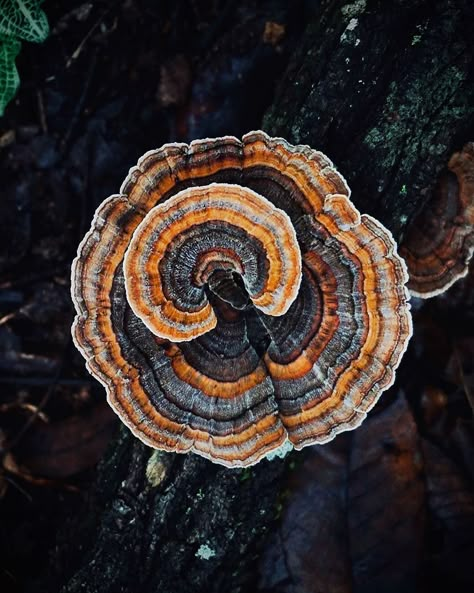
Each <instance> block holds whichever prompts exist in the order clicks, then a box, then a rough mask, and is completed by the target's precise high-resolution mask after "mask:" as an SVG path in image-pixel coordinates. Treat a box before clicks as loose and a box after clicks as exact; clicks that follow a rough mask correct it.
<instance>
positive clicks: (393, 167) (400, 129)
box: [60, 0, 474, 593]
mask: <svg viewBox="0 0 474 593" xmlns="http://www.w3.org/2000/svg"><path fill="white" fill-rule="evenodd" d="M472 22H474V7H473V5H472V3H471V2H470V0H456V1H454V0H453V1H441V0H440V1H438V2H432V1H414V0H392V1H388V2H387V0H356V1H354V2H352V3H350V4H347V3H345V2H344V1H340V0H338V1H326V2H322V3H321V5H320V6H319V8H318V9H317V10H316V11H315V14H314V18H313V20H312V22H311V23H309V25H308V27H307V30H306V32H305V34H304V36H303V37H302V39H301V42H300V44H299V46H298V47H297V48H296V52H295V54H294V56H293V58H292V59H291V62H290V65H289V68H288V70H287V73H286V75H285V76H284V78H283V80H282V81H281V83H280V85H279V89H278V91H277V95H276V98H275V100H274V103H273V105H272V106H271V107H270V109H269V111H268V112H267V115H266V117H265V119H264V123H263V127H264V129H265V130H266V131H267V132H268V133H270V134H272V135H281V136H284V137H285V138H286V139H288V140H289V141H290V142H293V143H305V144H309V145H310V146H312V147H313V148H317V149H318V150H322V151H323V152H325V153H326V154H327V155H328V156H329V157H330V158H331V159H332V160H333V162H334V163H335V164H336V166H337V168H338V169H339V170H340V171H341V172H342V174H343V175H344V176H345V177H346V178H347V180H348V182H349V185H350V187H351V188H352V191H353V200H354V202H355V203H356V205H357V207H358V208H359V209H360V210H361V211H362V212H368V213H370V214H372V215H374V216H375V217H377V218H378V219H379V220H381V221H382V222H383V223H384V224H385V225H386V226H387V227H388V228H389V229H390V230H391V231H392V232H393V234H394V236H395V238H396V239H398V240H399V239H401V237H402V236H403V231H404V229H405V227H406V225H407V223H408V222H409V221H410V219H411V218H412V217H413V216H414V214H415V213H416V211H417V210H418V209H419V208H420V207H421V205H422V204H423V203H424V201H425V200H426V199H428V198H429V194H430V190H431V188H432V187H433V184H434V180H435V178H436V176H437V174H438V172H439V171H440V170H441V169H442V167H443V166H444V165H445V164H446V163H447V160H448V158H449V156H450V154H451V153H452V152H453V151H454V150H455V149H457V148H459V147H460V146H461V145H462V144H463V143H464V142H465V141H467V140H468V139H472V133H473V123H474V119H473V118H474V116H473V111H472V109H471V107H470V106H471V105H472V104H473V103H474V85H473V82H472V73H473V72H472V70H473V63H472V55H471V54H472V46H471V37H472ZM303 454H304V453H303ZM301 455H302V453H292V454H290V455H288V456H287V457H286V458H285V459H278V458H277V459H275V460H273V461H263V462H261V463H259V464H258V465H256V466H254V467H252V468H251V469H245V470H229V469H225V468H223V467H221V466H218V465H214V464H212V463H210V462H208V461H206V460H204V459H202V458H199V457H197V456H195V455H186V456H182V455H173V454H166V453H160V452H154V451H152V450H151V449H149V448H147V447H146V446H144V445H143V444H142V443H141V442H139V441H137V440H136V439H135V438H134V437H133V436H132V435H131V434H130V433H129V432H128V431H127V430H126V429H125V428H122V429H121V431H120V435H119V437H118V438H117V440H116V442H115V443H114V444H113V445H112V446H111V448H110V451H109V454H108V455H107V457H106V459H105V460H104V462H103V463H102V465H101V467H100V470H99V479H98V483H97V486H96V490H95V493H94V495H93V496H92V497H91V503H90V505H89V507H88V509H87V510H86V512H85V514H84V517H83V518H82V525H81V527H80V529H79V531H78V532H77V537H78V538H79V541H80V545H79V546H78V547H76V546H74V547H73V546H72V545H71V544H68V545H67V552H65V555H67V556H68V557H69V558H74V561H73V562H72V564H71V565H70V573H69V574H67V575H65V574H62V575H61V579H62V585H63V589H62V591H63V592H64V593H66V592H67V593H76V592H77V593H79V591H80V592H81V593H92V592H101V593H106V592H110V593H118V592H130V593H132V592H136V591H140V592H141V593H147V592H152V591H153V592H155V591H156V592H158V591H159V592H160V593H175V592H177V591H179V592H180V593H186V592H193V593H198V592H201V591H202V592H204V591H205V592H206V593H212V592H222V591H229V592H239V591H248V590H253V591H255V590H256V584H255V581H256V575H255V573H256V559H257V557H258V551H259V548H260V546H261V543H262V541H263V540H264V538H265V535H266V533H267V532H268V531H269V529H270V527H271V525H272V523H273V522H274V521H275V520H276V519H277V518H278V514H279V510H280V507H281V504H282V498H281V489H282V484H283V483H284V476H285V472H286V471H287V469H288V467H289V464H290V461H289V460H293V461H295V460H296V462H297V460H298V459H299V456H301ZM68 536H69V534H66V533H64V534H63V535H62V537H61V541H60V544H65V542H66V539H67V538H68Z"/></svg>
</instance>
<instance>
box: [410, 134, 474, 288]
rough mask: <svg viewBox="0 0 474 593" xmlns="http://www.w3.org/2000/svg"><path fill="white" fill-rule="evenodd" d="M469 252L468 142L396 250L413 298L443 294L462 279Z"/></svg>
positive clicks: (472, 159) (472, 184)
mask: <svg viewBox="0 0 474 593" xmlns="http://www.w3.org/2000/svg"><path fill="white" fill-rule="evenodd" d="M473 253H474V142H469V143H468V144H466V145H465V146H464V148H463V149H462V150H461V151H460V152H455V153H454V154H453V156H452V157H451V158H450V159H449V163H448V170H447V171H444V172H443V173H441V175H440V177H439V179H438V182H437V185H436V187H435V189H434V191H433V199H432V200H429V201H428V202H427V204H426V205H425V206H424V208H423V209H422V210H421V211H420V213H419V214H418V216H416V217H415V219H414V220H413V222H412V223H411V224H410V226H409V228H408V231H407V233H406V236H405V238H404V240H403V243H402V245H401V246H400V255H401V256H403V257H404V258H405V261H406V263H407V267H408V272H409V281H408V288H409V290H410V292H411V293H412V294H413V296H417V297H421V298H429V297H433V296H436V295H438V294H441V293H443V292H445V291H446V290H447V289H448V288H449V287H450V286H452V285H453V284H454V282H456V280H459V279H460V278H463V277H464V276H466V274H467V273H468V270H469V262H470V260H471V258H472V254H473Z"/></svg>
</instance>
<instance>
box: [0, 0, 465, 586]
mask: <svg viewBox="0 0 474 593" xmlns="http://www.w3.org/2000/svg"><path fill="white" fill-rule="evenodd" d="M330 4H331V2H316V1H312V2H311V1H309V0H308V1H306V2H305V1H295V2H283V1H277V0H266V1H262V2H257V1H254V2H252V1H246V2H235V1H227V2H225V1H221V2H218V1H211V0H209V1H204V0H194V1H189V2H172V1H160V2H151V1H146V0H126V1H121V2H110V1H102V2H100V1H96V2H90V3H88V2H70V3H64V2H53V1H46V2H45V3H44V5H43V9H44V10H45V12H46V13H47V15H48V18H49V22H50V26H51V35H50V37H49V39H48V40H47V41H46V42H45V43H44V44H43V45H40V46H34V45H31V44H26V43H25V44H23V49H22V51H21V54H20V56H19V58H18V59H17V65H18V69H19V73H20V78H21V88H20V91H19V93H18V96H17V97H16V98H15V99H14V100H13V101H12V103H11V104H10V106H9V107H8V108H7V111H6V115H5V117H4V118H2V119H1V120H0V180H1V196H0V373H1V375H0V389H1V395H0V452H1V457H0V461H1V466H0V546H1V554H0V558H1V561H0V590H1V591H2V592H8V591H56V590H59V588H60V586H61V585H65V583H66V582H68V580H69V578H70V576H71V575H72V574H73V573H74V571H75V570H76V569H77V568H78V567H79V566H80V565H81V562H82V560H81V558H83V557H84V554H85V552H87V546H86V543H84V542H87V545H89V544H90V542H91V541H93V540H94V536H93V535H92V536H91V533H94V529H95V527H94V526H92V527H90V529H89V527H88V528H87V529H89V532H88V535H87V536H84V535H83V531H84V530H83V527H84V524H86V523H87V522H88V520H89V519H90V521H91V523H92V522H94V521H95V518H91V517H95V515H94V514H93V513H92V512H91V511H90V505H91V504H92V505H94V508H96V509H97V508H102V507H101V505H102V506H107V504H108V502H107V500H108V499H107V497H106V495H104V491H105V489H104V486H103V483H102V485H101V483H100V480H99V486H97V485H95V486H94V484H96V477H97V469H96V468H97V464H98V462H99V461H100V460H101V459H103V458H104V456H105V459H107V458H108V457H107V456H108V455H109V456H110V451H112V450H113V447H114V445H113V444H112V445H109V444H110V443H111V442H114V441H113V439H115V438H116V436H117V432H118V424H119V423H118V420H117V419H116V417H115V415H114V414H113V413H112V412H111V410H110V409H109V407H108V406H107V404H105V402H104V400H105V398H104V391H103V389H102V387H101V386H100V385H99V384H98V383H97V382H96V381H94V380H93V379H92V378H91V377H90V376H89V375H88V374H87V372H86V371H85V368H84V361H83V359H82V357H81V356H80V355H79V354H78V353H77V352H76V351H75V348H74V346H73V345H72V342H71V338H70V326H71V323H72V318H73V309H72V305H71V301H70V296H69V283H70V279H69V275H70V264H71V261H72V259H73V257H74V256H75V253H76V249H77V245H78V243H79V241H80V239H81V238H82V236H83V235H84V233H85V232H86V230H87V229H88V228H89V224H90V220H91V219H92V215H93V212H94V210H95V208H96V207H97V205H98V204H99V203H100V202H101V201H102V200H103V199H104V198H106V197H107V196H108V195H110V194H111V193H114V192H116V191H117V190H118V188H119V187H120V184H121V181H122V180H123V178H124V177H125V175H126V174H127V171H128V169H129V168H130V167H131V166H132V165H134V164H135V163H136V161H137V159H138V157H139V156H140V155H141V154H143V153H144V152H145V151H147V150H149V149H151V148H156V147H159V146H160V145H161V144H163V143H164V142H169V141H175V140H180V141H190V140H192V139H194V138H201V137H212V136H217V135H223V134H226V135H227V134H234V135H237V136H240V135H242V134H243V133H245V132H247V131H249V130H251V129H256V128H260V127H261V125H262V118H263V116H264V114H265V113H266V112H267V110H268V109H269V108H270V106H271V105H272V103H274V101H275V97H276V96H277V97H280V104H282V105H283V106H284V108H285V109H287V110H288V105H287V104H285V102H284V101H283V99H282V98H284V97H285V96H288V95H287V94H285V93H287V92H289V91H291V89H286V88H285V84H289V83H288V81H289V80H293V82H292V83H291V84H294V80H295V72H294V62H293V71H291V69H290V76H289V78H288V75H285V72H286V69H287V66H288V64H289V63H290V60H291V56H294V55H295V53H298V51H300V52H301V51H302V49H301V48H302V45H301V43H302V38H303V35H304V31H305V28H306V25H307V24H308V22H311V21H312V20H313V21H314V19H318V18H319V16H318V15H319V14H320V12H321V11H322V10H323V9H324V8H325V6H329V5H330ZM372 4H376V5H377V6H376V7H374V8H373V11H374V14H376V13H377V10H378V11H379V12H380V15H381V18H382V17H383V16H384V11H385V10H386V11H388V12H389V11H390V10H394V9H396V8H397V3H396V2H395V3H392V2H389V3H386V6H387V8H384V5H383V3H382V5H379V4H377V3H375V2H374V3H372ZM399 4H400V5H399V7H398V8H399V9H400V10H403V9H404V3H403V2H401V3H399ZM414 4H418V5H419V7H418V8H417V7H415V8H413V9H412V13H411V14H410V22H412V23H413V31H411V32H410V35H411V34H412V33H413V32H416V30H417V29H416V26H418V25H419V24H420V23H421V25H419V26H420V27H421V28H420V29H419V31H420V33H419V34H420V35H423V34H424V31H426V28H428V27H430V26H432V25H433V19H434V18H435V17H434V16H433V15H428V16H427V13H428V12H429V9H428V8H427V6H428V4H427V3H423V2H419V3H414ZM439 4H440V3H438V5H439ZM448 4H450V3H449V2H447V3H446V5H448ZM461 4H462V3H461ZM394 7H395V8H394ZM417 10H418V12H417ZM382 21H383V18H382ZM382 24H383V23H382ZM423 27H426V28H425V29H423ZM342 29H344V27H342ZM375 33H376V32H374V34H375ZM399 33H400V36H399V38H398V37H397V39H396V42H397V43H401V42H402V41H401V39H402V38H403V37H404V36H405V32H403V34H402V32H401V31H400V32H399ZM325 34H327V36H328V38H330V37H331V35H336V37H337V38H340V33H337V34H335V33H334V30H332V29H331V28H328V29H327V32H326V33H325ZM407 35H408V34H407ZM318 42H319V41H318V40H315V41H314V43H313V45H314V47H315V48H317V47H318ZM394 43H395V42H394ZM319 59H322V58H321V56H320V57H319ZM325 59H328V58H327V57H326V58H325ZM314 60H315V61H316V62H317V60H318V55H316V56H315V57H314ZM448 66H449V64H448ZM322 69H323V70H324V67H322ZM386 69H387V70H386V71H387V81H388V82H387V84H388V83H389V81H390V77H392V78H393V77H395V76H396V74H397V72H396V69H397V64H396V63H392V62H390V60H388V61H387V64H386ZM471 71H472V66H471ZM285 76H286V78H285ZM304 76H307V75H306V74H304ZM321 76H323V74H321ZM296 78H297V76H296ZM315 82H317V80H315ZM290 94H291V93H290ZM328 101H329V98H328ZM277 104H278V103H277ZM290 108H291V106H290ZM322 112H323V110H321V113H322ZM274 114H275V103H274V107H273V115H274ZM365 116H366V114H365V113H363V112H362V111H361V112H360V116H357V118H358V119H362V118H363V117H365ZM393 117H396V114H395V115H394V116H393ZM267 122H270V120H267ZM267 125H268V127H271V126H272V125H273V126H274V127H273V129H275V128H277V127H278V126H277V125H276V124H271V123H267ZM470 126H471V127H470V128H469V127H465V129H464V130H463V133H462V134H458V135H457V136H455V137H454V138H452V139H451V143H452V146H450V148H452V149H453V150H454V149H456V148H457V149H458V148H460V146H461V142H464V141H466V140H469V139H471V140H472V139H473V138H472V117H471V120H470ZM280 127H281V126H280ZM340 129H341V128H340ZM290 134H291V133H290ZM300 135H301V134H300ZM461 136H463V137H461ZM337 138H338V128H337V126H336V127H333V128H331V129H330V132H328V134H327V135H323V134H322V135H321V142H322V145H318V144H317V143H316V142H317V138H314V137H313V138H312V142H311V144H312V145H313V146H314V148H322V149H324V150H327V151H328V154H329V156H330V158H331V159H332V160H334V161H335V163H336V165H337V166H338V165H339V162H338V159H337V156H338V154H337V152H338V150H339V151H340V155H341V157H340V158H341V161H340V162H341V165H342V168H341V172H342V173H343V174H344V175H347V176H348V178H350V177H351V170H350V168H349V165H347V166H346V169H344V166H345V165H344V163H349V162H350V158H349V156H350V155H347V154H345V153H344V144H345V143H346V137H344V140H343V142H340V141H339V140H337ZM334 139H336V140H337V141H336V140H334ZM289 140H290V141H296V140H298V138H292V137H289ZM303 140H304V141H306V139H305V138H303ZM338 143H339V144H340V146H339V148H338ZM331 145H332V148H333V150H332V152H329V150H328V149H331ZM335 153H336V154H335ZM361 158H362V157H361ZM344 159H346V160H344ZM362 160H363V159H362ZM434 179H435V177H434V178H433V185H434ZM354 189H355V200H356V203H357V197H358V195H359V200H360V201H361V202H363V199H362V198H360V187H359V194H357V190H358V186H357V183H356V185H355V188H354ZM428 189H429V188H427V190H428ZM428 195H429V192H428V191H427V193H426V196H428ZM365 199H366V200H367V198H365ZM383 212H385V210H384V211H383ZM382 217H383V216H382ZM385 218H386V220H384V222H386V223H388V222H390V216H389V214H385ZM393 220H395V219H393ZM397 224H398V226H400V225H399V223H398V222H397V221H395V222H394V223H393V227H391V228H392V230H393V229H394V228H395V229H396V228H398V227H397ZM388 226H389V228H390V224H388ZM401 235H402V232H400V233H399V236H401ZM473 302H474V283H473V277H472V273H471V274H470V276H468V278H467V279H466V280H463V281H461V282H459V283H458V284H456V285H455V286H454V287H453V288H452V289H451V290H450V291H449V292H448V293H447V294H446V295H443V296H441V297H438V298H435V299H432V300H430V301H427V302H426V303H424V304H423V303H421V302H415V303H414V321H415V335H414V338H413V340H412V342H411V345H410V348H409V351H408V353H407V355H406V357H405V359H404V361H403V364H402V367H401V368H400V371H399V373H398V380H397V383H396V384H395V386H394V387H393V388H392V389H391V390H390V391H389V392H388V393H387V394H386V395H385V396H384V397H383V398H382V400H381V402H380V403H379V404H378V405H377V407H376V408H375V410H374V411H373V412H372V413H371V415H370V417H369V419H368V420H367V421H366V423H364V425H363V426H362V427H361V428H360V429H358V430H357V431H355V432H354V433H350V434H344V435H341V436H339V437H338V438H337V439H336V440H335V441H334V442H333V443H330V444H329V445H326V446H324V447H311V448H308V449H307V450H305V451H304V452H303V453H300V454H292V455H291V456H290V460H289V461H288V460H287V461H286V462H282V461H275V462H272V463H273V464H274V465H275V467H277V466H278V471H277V470H275V472H276V473H278V480H276V481H275V482H272V481H270V486H268V483H267V486H266V487H267V488H270V489H272V490H273V498H272V499H271V503H268V505H267V507H268V508H266V512H267V515H268V520H267V521H266V522H265V525H264V526H262V528H261V530H260V525H258V529H259V530H260V531H259V533H258V534H257V535H256V536H255V537H254V539H253V540H252V544H251V546H250V547H249V552H248V554H247V555H246V556H245V561H244V560H238V562H237V563H236V565H235V566H234V567H233V570H234V571H235V572H236V575H235V578H234V581H235V583H237V584H236V585H235V590H239V591H262V592H263V591H265V592H272V593H276V592H292V593H296V592H308V593H310V592H311V593H313V592H314V593H315V592H316V591H335V592H339V591H341V592H342V591H344V592H345V591H364V592H372V591H377V592H380V591H381V592H384V591H388V592H391V591H393V592H399V593H403V592H404V591H420V592H424V591H430V592H437V591H444V590H446V588H447V587H449V588H450V589H452V590H455V591H458V592H463V591H471V590H472V587H473V586H474V571H473V568H472V557H473V552H474V496H473V490H472V481H473V478H474V442H473V431H472V405H473V401H474V396H473V393H474V392H473V390H474V358H473V354H474V320H473ZM124 438H126V437H124V436H123V433H122V435H121V436H119V442H123V439H124ZM120 439H122V441H120ZM128 443H129V444H128V447H129V448H130V447H131V446H132V445H130V439H129V441H128ZM108 445H109V446H110V447H111V448H109V449H108V451H109V453H107V452H106V450H107V446H108ZM144 450H145V448H143V449H140V451H141V453H140V454H141V455H144V454H145V453H143V451H144ZM148 456H149V453H148ZM170 457H171V456H170ZM109 459H110V457H109ZM201 462H202V460H199V461H197V462H196V463H201ZM178 463H182V464H184V463H188V462H184V461H183V460H182V459H180V460H179V462H178ZM189 463H190V462H189ZM202 463H203V465H202V466H199V467H200V468H201V470H200V471H203V472H204V473H205V472H208V474H207V475H209V476H211V477H214V478H215V479H218V478H219V476H221V475H222V474H221V473H217V470H216V469H215V468H211V467H210V464H208V462H202ZM278 464H279V465H278ZM261 465H262V467H263V466H264V465H266V466H269V465H271V462H267V461H265V462H262V464H261ZM105 466H107V464H106V463H105ZM280 466H281V467H280ZM101 471H102V472H103V470H99V475H101ZM174 471H175V472H178V470H174ZM223 471H224V470H223ZM259 471H260V470H259V469H255V471H254V470H242V471H240V470H239V471H236V472H233V474H234V476H235V480H236V483H238V488H242V489H243V490H242V492H243V493H244V494H243V495H245V496H249V492H250V490H248V491H247V490H245V488H251V487H252V486H251V484H252V482H253V481H254V482H255V483H257V484H258V480H259V479H260V477H259V474H258V472H259ZM262 471H266V470H262ZM213 472H215V473H213ZM214 478H213V479H214ZM206 487H207V486H206ZM236 488H237V486H236ZM98 491H99V495H97V492H98ZM202 491H203V492H206V490H205V489H202ZM199 492H200V489H199V488H198V487H196V491H195V493H194V495H193V497H192V501H193V503H194V504H195V507H194V508H196V509H197V508H198V507H199V505H200V504H204V503H203V502H202V501H201V498H200V496H201V495H199ZM256 492H258V490H256ZM245 493H246V494H245ZM224 495H225V494H224ZM97 496H98V498H97ZM101 496H102V497H103V499H101V498H100V497H101ZM202 496H204V495H202ZM97 500H99V502H97ZM101 500H104V501H106V502H104V503H102V502H100V501H101ZM91 501H92V502H91ZM244 506H245V505H244ZM249 506H250V505H249ZM208 510H209V509H208V507H206V509H205V510H204V513H205V512H207V511H208ZM184 511H185V509H184V508H183V509H182V512H184ZM87 529H85V531H87ZM157 529H158V528H157ZM196 533H197V532H196ZM196 533H194V535H192V537H193V538H194V539H193V540H192V542H191V544H192V545H193V546H194V547H193V551H192V553H191V555H190V558H192V562H194V563H197V567H196V566H194V565H193V566H194V568H193V570H195V571H198V572H199V571H200V570H201V569H200V565H199V563H198V561H199V562H201V564H202V565H203V566H205V567H206V568H205V569H203V570H202V573H203V574H204V572H205V571H206V570H207V569H208V567H209V566H212V570H213V571H214V572H213V573H212V572H211V573H210V574H216V575H218V582H220V581H219V579H221V578H224V577H223V576H222V575H223V573H228V574H230V572H231V569H230V568H229V565H230V564H229V559H228V558H227V559H224V560H223V559H222V558H220V556H219V553H218V550H217V548H216V545H215V543H214V542H213V541H210V540H209V541H208V540H202V541H201V540H199V538H198V536H197V535H196ZM162 537H163V541H165V542H166V537H167V536H166V532H165V531H163V533H162ZM180 537H181V536H180ZM239 537H241V538H243V536H242V535H239ZM170 538H171V539H172V538H176V539H179V538H178V535H176V534H174V535H173V536H170V537H168V540H170ZM243 539H245V538H243ZM203 541H204V544H203ZM191 544H190V545H191ZM202 545H205V546H207V548H208V549H210V550H211V552H212V554H211V558H210V559H209V560H207V561H206V560H202V559H200V558H199V550H201V552H202V549H203V548H202ZM196 558H197V560H196ZM206 562H207V563H208V564H206ZM220 562H221V564H219V563H220ZM244 565H245V567H246V570H245V578H244V577H242V578H240V577H239V575H238V573H239V571H240V570H241V569H243V567H244ZM162 569H163V567H162V566H159V565H157V566H156V567H155V568H151V569H149V570H150V571H151V573H153V571H155V572H159V570H162ZM137 570H138V569H137ZM196 574H197V573H196ZM206 578H207V577H206ZM206 578H205V577H204V576H203V577H202V582H200V583H201V584H200V585H199V586H198V585H196V589H195V590H196V591H200V590H205V583H206ZM150 579H151V580H150ZM124 582H125V581H124ZM138 582H139V579H138V580H137V583H138ZM147 582H149V583H151V582H153V583H155V584H149V585H148V586H147V587H143V585H140V587H139V588H138V586H137V585H136V586H137V588H134V586H133V585H130V584H129V585H127V586H126V585H124V584H123V583H122V584H120V585H116V587H117V588H116V589H114V586H115V585H111V587H112V588H111V591H114V590H115V591H122V590H123V591H134V590H136V591H138V590H140V591H152V590H153V591H165V590H166V591H167V590H173V589H172V588H166V586H164V585H162V586H161V585H158V584H156V583H158V581H157V580H156V579H155V580H153V578H151V577H150V578H149V581H147ZM222 582H224V581H222ZM70 586H71V589H67V590H71V591H72V590H74V589H73V588H72V585H70ZM65 590H66V589H65ZM85 590H87V591H92V590H96V589H93V588H92V587H89V588H86V589H85ZM97 590H104V591H105V590H108V589H106V588H105V587H104V588H98V589H97ZM175 590H176V591H181V590H182V591H184V590H190V591H191V590H193V588H192V585H189V588H188V589H184V588H183V589H180V587H179V586H177V588H176V589H175ZM221 590H224V589H221Z"/></svg>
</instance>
